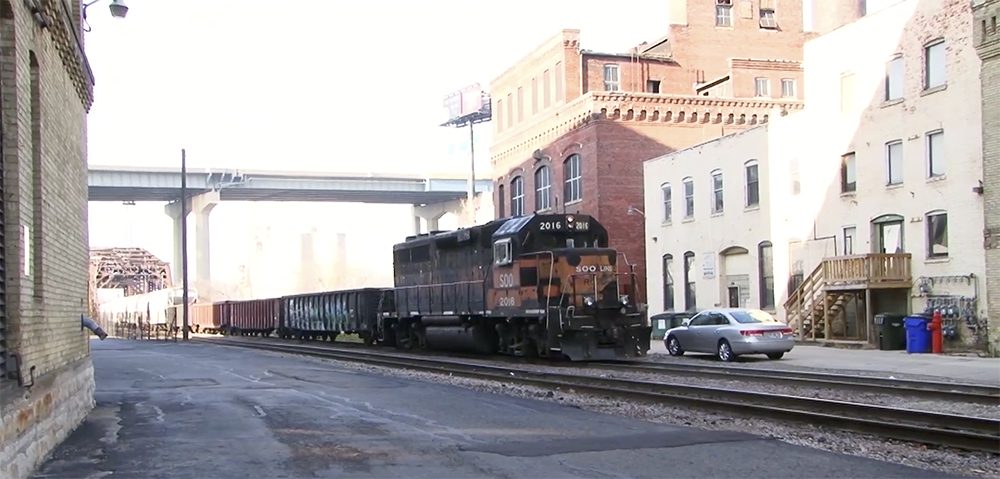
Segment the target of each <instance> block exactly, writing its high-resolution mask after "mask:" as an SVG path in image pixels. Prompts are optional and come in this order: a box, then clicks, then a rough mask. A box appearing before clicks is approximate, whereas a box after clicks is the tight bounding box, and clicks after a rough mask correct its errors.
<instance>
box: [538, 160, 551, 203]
mask: <svg viewBox="0 0 1000 479" xmlns="http://www.w3.org/2000/svg"><path fill="white" fill-rule="evenodd" d="M549 208H552V175H551V173H550V170H549V167H548V166H543V167H541V168H539V169H538V170H537V171H535V211H545V210H547V209H549Z"/></svg>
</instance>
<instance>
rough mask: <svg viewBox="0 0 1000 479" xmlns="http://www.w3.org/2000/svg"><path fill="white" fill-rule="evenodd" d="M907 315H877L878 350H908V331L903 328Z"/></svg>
mask: <svg viewBox="0 0 1000 479" xmlns="http://www.w3.org/2000/svg"><path fill="white" fill-rule="evenodd" d="M905 318H906V315H905V314H896V313H881V314H876V315H875V328H876V330H877V331H878V348H879V349H880V350H882V351H901V350H904V349H906V329H905V328H904V327H903V320H904V319H905Z"/></svg>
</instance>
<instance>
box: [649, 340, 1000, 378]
mask: <svg viewBox="0 0 1000 479" xmlns="http://www.w3.org/2000/svg"><path fill="white" fill-rule="evenodd" d="M649 353H650V356H651V357H652V359H654V360H656V361H713V357H712V356H709V355H702V354H685V355H684V356H681V357H679V358H674V357H671V356H670V355H669V354H668V353H667V349H666V347H664V345H663V341H653V342H652V344H651V345H650V349H649ZM714 361H715V362H716V363H718V360H714ZM733 366H735V367H754V368H768V369H790V370H795V369H799V370H811V371H822V372H829V373H842V374H864V375H878V376H883V377H890V376H891V377H894V378H896V379H925V380H935V379H937V380H947V381H950V382H959V383H970V384H987V385H996V386H1000V358H977V357H962V356H947V355H939V354H907V353H906V351H878V350H871V349H839V348H828V347H823V346H812V345H809V346H795V349H793V350H792V351H791V352H790V353H788V354H786V355H785V357H784V358H782V359H780V360H777V361H772V360H769V359H767V358H766V357H765V356H763V355H759V356H758V355H753V356H745V357H740V361H739V362H738V363H736V364H734V365H733Z"/></svg>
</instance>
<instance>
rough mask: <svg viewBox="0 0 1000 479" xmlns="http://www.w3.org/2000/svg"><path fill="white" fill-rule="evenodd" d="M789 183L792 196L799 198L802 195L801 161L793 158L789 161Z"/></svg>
mask: <svg viewBox="0 0 1000 479" xmlns="http://www.w3.org/2000/svg"><path fill="white" fill-rule="evenodd" d="M788 181H789V183H790V186H791V194H792V196H798V195H799V193H802V179H801V177H800V176H799V159H798V158H792V159H791V160H788Z"/></svg>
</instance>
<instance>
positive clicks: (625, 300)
mask: <svg viewBox="0 0 1000 479" xmlns="http://www.w3.org/2000/svg"><path fill="white" fill-rule="evenodd" d="M618 301H619V302H621V303H622V306H628V295H627V294H623V295H621V296H619V297H618Z"/></svg>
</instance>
